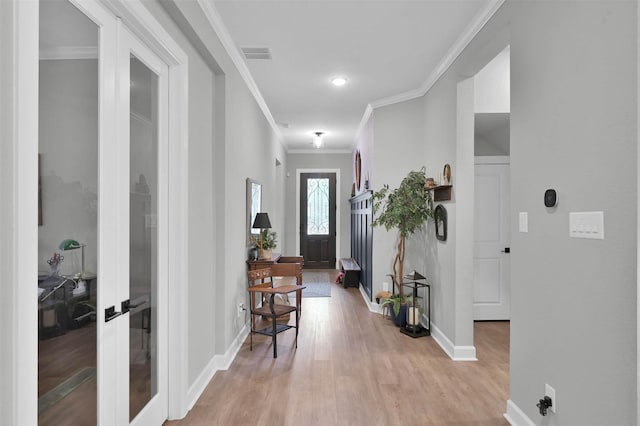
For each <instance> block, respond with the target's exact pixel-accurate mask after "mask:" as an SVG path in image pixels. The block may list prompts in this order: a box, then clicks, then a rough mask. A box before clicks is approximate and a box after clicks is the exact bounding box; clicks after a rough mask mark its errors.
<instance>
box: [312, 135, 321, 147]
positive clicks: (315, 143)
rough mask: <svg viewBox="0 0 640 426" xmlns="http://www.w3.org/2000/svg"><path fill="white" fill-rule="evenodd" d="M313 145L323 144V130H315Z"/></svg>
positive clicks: (319, 145)
mask: <svg viewBox="0 0 640 426" xmlns="http://www.w3.org/2000/svg"><path fill="white" fill-rule="evenodd" d="M314 134H315V136H314V137H313V147H314V148H320V147H321V146H322V132H314Z"/></svg>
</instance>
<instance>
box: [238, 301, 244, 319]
mask: <svg viewBox="0 0 640 426" xmlns="http://www.w3.org/2000/svg"><path fill="white" fill-rule="evenodd" d="M244 311H245V307H244V302H239V303H238V316H241V315H242V313H243V312H244Z"/></svg>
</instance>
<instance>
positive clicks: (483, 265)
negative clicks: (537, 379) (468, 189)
mask: <svg viewBox="0 0 640 426" xmlns="http://www.w3.org/2000/svg"><path fill="white" fill-rule="evenodd" d="M497 160H498V161H496V159H495V158H494V159H492V160H490V161H489V164H479V163H481V162H482V161H483V160H482V157H476V165H475V196H474V200H475V206H474V212H475V213H474V214H475V217H474V219H475V225H474V256H473V318H474V320H508V319H510V300H511V288H510V283H509V276H510V272H509V271H510V261H509V251H510V249H509V244H510V236H509V187H510V186H509V164H508V157H505V158H501V159H497ZM485 162H486V159H485Z"/></svg>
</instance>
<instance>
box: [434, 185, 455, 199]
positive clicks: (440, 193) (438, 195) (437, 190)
mask: <svg viewBox="0 0 640 426" xmlns="http://www.w3.org/2000/svg"><path fill="white" fill-rule="evenodd" d="M452 187H453V185H438V186H434V187H433V188H429V190H431V191H433V201H449V200H451V188H452Z"/></svg>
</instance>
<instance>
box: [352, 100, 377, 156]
mask: <svg viewBox="0 0 640 426" xmlns="http://www.w3.org/2000/svg"><path fill="white" fill-rule="evenodd" d="M372 114H373V107H372V106H371V104H367V106H366V108H365V109H364V114H363V115H362V119H360V124H359V125H358V129H357V130H356V137H355V139H354V140H353V148H354V149H355V146H356V143H357V141H358V139H359V138H360V134H361V133H362V130H363V129H364V126H366V125H367V122H368V121H369V118H371V115H372Z"/></svg>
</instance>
